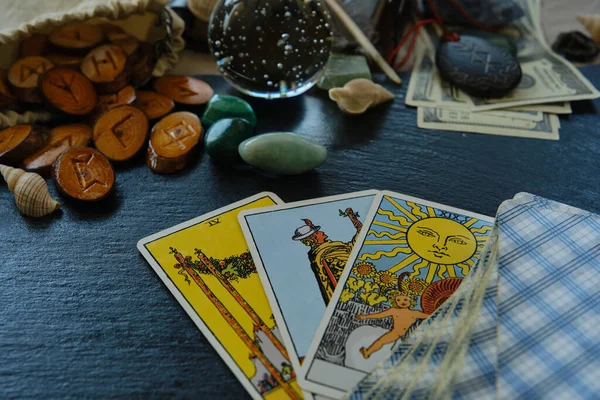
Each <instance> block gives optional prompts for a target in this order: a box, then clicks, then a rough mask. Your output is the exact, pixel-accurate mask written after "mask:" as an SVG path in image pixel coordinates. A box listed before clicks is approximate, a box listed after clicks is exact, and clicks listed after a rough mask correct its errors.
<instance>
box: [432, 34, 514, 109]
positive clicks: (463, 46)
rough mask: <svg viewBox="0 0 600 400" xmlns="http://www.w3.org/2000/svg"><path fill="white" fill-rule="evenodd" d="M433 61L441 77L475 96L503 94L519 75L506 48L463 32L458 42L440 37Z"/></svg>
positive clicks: (511, 86) (512, 57)
mask: <svg viewBox="0 0 600 400" xmlns="http://www.w3.org/2000/svg"><path fill="white" fill-rule="evenodd" d="M436 64H437V66H438V69H439V71H440V75H441V76H442V78H443V79H445V80H447V81H449V82H450V83H452V84H453V85H455V86H456V87H458V88H459V89H462V90H463V91H464V92H465V93H467V94H469V95H472V96H476V97H486V98H494V97H503V96H504V95H506V94H507V93H508V92H509V91H510V90H512V89H514V88H515V87H516V86H517V85H518V84H519V82H520V81H521V75H522V73H521V66H520V65H519V61H518V60H517V59H516V57H514V56H513V55H511V54H510V53H509V52H508V51H507V50H506V49H503V48H501V47H498V46H495V45H493V44H491V43H490V42H488V41H487V40H485V39H482V38H479V37H475V36H471V35H466V34H462V35H460V39H459V41H457V42H451V41H446V40H443V41H441V42H440V45H439V47H438V49H437V54H436Z"/></svg>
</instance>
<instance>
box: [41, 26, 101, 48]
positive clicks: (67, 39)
mask: <svg viewBox="0 0 600 400" xmlns="http://www.w3.org/2000/svg"><path fill="white" fill-rule="evenodd" d="M48 40H49V41H50V43H52V44H53V45H54V46H56V47H58V48H60V49H62V50H64V51H67V52H69V51H71V52H81V51H85V50H87V49H90V48H92V47H94V46H96V45H98V44H99V43H100V42H101V41H102V40H104V32H103V31H102V28H101V27H99V26H97V25H92V24H83V23H74V24H69V25H65V26H62V27H60V28H58V29H56V30H54V31H53V32H52V33H51V34H50V35H49V36H48Z"/></svg>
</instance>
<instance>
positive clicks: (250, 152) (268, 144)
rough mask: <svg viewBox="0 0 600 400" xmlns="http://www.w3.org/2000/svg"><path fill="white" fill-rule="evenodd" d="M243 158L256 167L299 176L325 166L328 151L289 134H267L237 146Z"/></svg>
mask: <svg viewBox="0 0 600 400" xmlns="http://www.w3.org/2000/svg"><path fill="white" fill-rule="evenodd" d="M238 150H239V152H240V156H241V157H242V159H243V160H244V161H245V162H246V163H248V164H250V165H252V166H254V167H257V168H260V169H263V170H265V171H268V172H272V173H275V174H281V175H297V174H303V173H305V172H308V171H310V170H312V169H315V168H317V167H318V166H319V165H321V164H323V163H324V162H325V160H326V159H327V149H326V148H325V147H323V146H321V145H319V144H315V143H311V142H309V141H308V140H306V139H303V138H302V137H300V136H298V135H296V134H294V133H287V132H276V133H265V134H264V135H259V136H255V137H252V138H250V139H247V140H245V141H243V142H242V143H240V146H239V147H238Z"/></svg>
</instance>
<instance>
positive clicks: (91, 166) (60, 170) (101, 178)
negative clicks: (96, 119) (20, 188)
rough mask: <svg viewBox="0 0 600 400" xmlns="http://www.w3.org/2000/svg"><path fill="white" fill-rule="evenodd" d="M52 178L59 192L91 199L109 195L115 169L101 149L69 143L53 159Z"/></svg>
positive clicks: (80, 198)
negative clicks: (54, 159) (67, 147)
mask: <svg viewBox="0 0 600 400" xmlns="http://www.w3.org/2000/svg"><path fill="white" fill-rule="evenodd" d="M52 180H53V181H54V183H55V184H56V187H57V188H58V189H59V190H60V191H61V193H63V194H65V195H67V196H70V197H73V198H75V199H78V200H85V201H94V200H101V199H103V198H105V197H106V196H108V194H109V193H110V191H111V190H112V188H113V186H114V184H115V172H114V171H113V168H112V165H111V164H110V161H108V160H107V159H106V157H104V156H103V155H102V154H101V153H100V152H98V151H96V150H94V149H92V148H89V147H72V148H70V149H68V150H66V151H65V152H63V153H62V154H61V155H60V156H59V157H58V159H57V160H56V162H55V163H54V166H53V167H52Z"/></svg>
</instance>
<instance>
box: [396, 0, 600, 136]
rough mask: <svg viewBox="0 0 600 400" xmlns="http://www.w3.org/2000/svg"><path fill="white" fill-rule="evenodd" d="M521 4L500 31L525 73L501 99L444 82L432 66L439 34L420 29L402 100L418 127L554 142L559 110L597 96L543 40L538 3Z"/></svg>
mask: <svg viewBox="0 0 600 400" xmlns="http://www.w3.org/2000/svg"><path fill="white" fill-rule="evenodd" d="M520 5H521V6H522V8H523V10H524V16H523V17H522V18H521V19H519V20H518V21H516V22H515V23H513V24H512V25H510V26H508V27H506V28H505V29H503V30H502V32H500V33H501V34H503V35H505V36H507V37H509V38H510V39H511V40H512V41H513V42H515V43H516V45H517V58H518V60H519V62H520V64H521V69H522V72H523V77H522V79H521V83H520V84H519V86H518V87H517V88H516V89H515V90H513V91H512V92H511V93H510V94H509V95H507V96H505V97H503V98H497V99H486V98H475V97H471V96H469V95H467V94H466V93H464V92H462V91H461V90H459V89H457V88H456V87H453V86H452V85H451V84H449V83H448V82H445V81H444V80H442V79H441V78H440V75H439V73H438V71H437V68H436V65H435V48H436V47H437V46H436V42H437V40H438V38H439V36H440V35H439V32H435V31H434V30H433V29H431V30H429V33H428V32H425V31H424V30H423V31H422V33H421V36H420V37H421V39H422V40H421V46H420V51H419V55H418V56H417V58H416V61H415V64H414V67H413V72H412V75H411V79H410V84H409V87H408V89H407V94H406V104H407V105H409V106H414V107H418V113H417V115H418V117H417V118H418V126H419V128H425V129H438V130H448V131H459V132H473V133H484V134H490V135H503V136H517V137H526V138H536V139H547V140H558V139H559V133H558V131H559V128H560V120H559V118H558V114H570V113H571V105H570V102H571V101H576V100H585V99H593V98H597V97H598V96H599V95H600V94H599V92H598V91H597V90H596V88H595V87H594V85H592V84H591V83H590V82H589V81H588V80H587V79H586V78H585V77H584V76H583V75H582V74H581V73H580V72H579V71H578V70H577V69H576V68H575V67H574V66H573V65H571V63H569V62H568V61H567V60H565V59H564V58H562V57H560V56H558V55H557V54H555V53H554V52H553V51H552V50H551V49H550V47H549V46H548V45H547V43H546V42H545V39H544V37H543V33H542V29H541V25H540V15H541V12H540V7H541V6H540V1H536V0H531V1H530V0H521V1H520ZM457 31H458V33H459V34H460V30H459V29H457Z"/></svg>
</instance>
